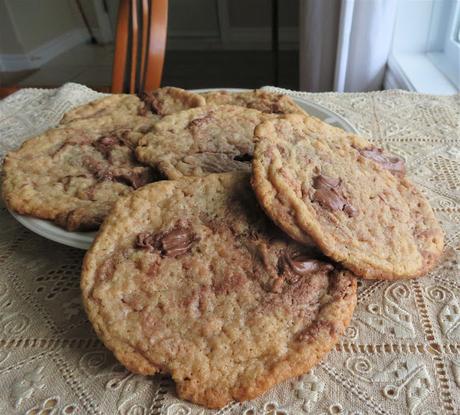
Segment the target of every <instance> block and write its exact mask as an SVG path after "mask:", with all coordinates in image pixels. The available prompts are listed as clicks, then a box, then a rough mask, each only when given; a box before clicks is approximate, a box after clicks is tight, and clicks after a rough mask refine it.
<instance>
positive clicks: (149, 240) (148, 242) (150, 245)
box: [135, 232, 157, 252]
mask: <svg viewBox="0 0 460 415" xmlns="http://www.w3.org/2000/svg"><path fill="white" fill-rule="evenodd" d="M156 244H157V241H156V239H155V236H154V235H153V234H152V233H150V232H141V233H139V234H138V235H137V237H136V244H135V245H136V248H142V249H145V250H147V251H150V252H153V251H155V250H156V249H157V247H156Z"/></svg>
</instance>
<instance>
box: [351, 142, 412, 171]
mask: <svg viewBox="0 0 460 415" xmlns="http://www.w3.org/2000/svg"><path fill="white" fill-rule="evenodd" d="M355 148H356V147H355ZM356 149H357V150H358V151H359V153H360V154H361V155H362V156H363V157H366V158H367V159H370V160H373V161H375V162H376V163H378V164H380V166H382V167H383V168H384V169H386V170H388V171H390V172H391V173H393V174H394V175H395V176H399V177H402V176H404V174H405V173H406V166H405V163H404V160H403V159H402V158H400V157H396V156H394V155H386V154H384V152H383V150H382V149H381V148H378V147H374V146H370V147H366V148H356Z"/></svg>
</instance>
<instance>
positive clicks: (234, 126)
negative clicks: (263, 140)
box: [136, 105, 270, 179]
mask: <svg viewBox="0 0 460 415" xmlns="http://www.w3.org/2000/svg"><path fill="white" fill-rule="evenodd" d="M269 116H270V115H268V114H263V113H261V112H260V111H257V110H252V109H247V108H244V107H238V106H234V105H211V106H204V107H200V108H193V109H190V110H187V111H181V112H178V113H176V114H172V115H169V116H166V117H164V118H163V119H162V120H161V121H159V122H158V123H156V124H155V127H154V128H153V129H152V131H151V132H149V133H148V134H146V135H145V136H144V137H142V138H141V139H140V141H139V144H138V147H137V149H136V156H137V158H138V159H139V160H140V161H141V162H143V163H145V164H149V165H151V166H153V167H155V168H156V169H158V170H159V171H160V172H161V173H162V174H163V175H164V176H165V177H167V178H169V179H177V178H180V177H182V176H205V175H207V174H209V173H219V172H227V171H234V170H243V171H248V172H249V171H250V170H251V159H252V153H253V147H254V145H253V135H254V128H255V127H256V126H257V125H258V124H259V123H260V122H261V121H263V120H265V119H266V118H267V117H269Z"/></svg>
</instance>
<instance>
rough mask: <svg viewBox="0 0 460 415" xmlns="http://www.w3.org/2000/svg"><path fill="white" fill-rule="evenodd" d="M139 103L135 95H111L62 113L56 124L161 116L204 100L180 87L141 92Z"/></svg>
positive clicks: (197, 105) (193, 105)
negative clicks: (105, 118) (93, 119)
mask: <svg viewBox="0 0 460 415" xmlns="http://www.w3.org/2000/svg"><path fill="white" fill-rule="evenodd" d="M141 99H142V101H141V100H140V99H139V98H138V97H137V96H136V95H129V94H113V95H107V96H105V97H103V98H100V99H97V100H95V101H91V102H89V103H87V104H84V105H80V106H78V107H76V108H74V109H73V110H70V111H68V112H66V113H65V114H64V116H63V118H62V120H61V122H60V124H61V125H62V124H68V123H69V122H72V121H77V120H83V119H89V118H99V117H103V116H110V117H112V119H113V122H116V121H117V120H118V118H119V117H120V116H122V117H126V116H138V115H141V116H147V115H149V116H151V117H153V118H155V119H156V120H159V119H160V118H161V117H162V116H164V115H168V114H173V113H175V112H178V111H182V110H184V109H189V108H195V107H199V106H202V105H205V104H206V101H205V99H204V98H203V97H202V96H200V95H198V94H194V93H193V92H189V91H186V90H184V89H181V88H174V87H164V88H158V89H156V90H154V91H152V92H146V93H143V94H142V96H141Z"/></svg>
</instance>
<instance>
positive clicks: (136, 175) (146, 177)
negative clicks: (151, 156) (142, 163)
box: [113, 169, 152, 189]
mask: <svg viewBox="0 0 460 415" xmlns="http://www.w3.org/2000/svg"><path fill="white" fill-rule="evenodd" d="M151 176H152V175H151V174H150V169H143V170H142V171H130V172H128V173H122V174H116V175H113V180H115V181H117V182H120V183H124V184H127V185H128V186H131V187H133V188H134V189H139V187H142V186H144V185H146V184H147V183H150V182H151V181H152V177H151Z"/></svg>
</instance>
